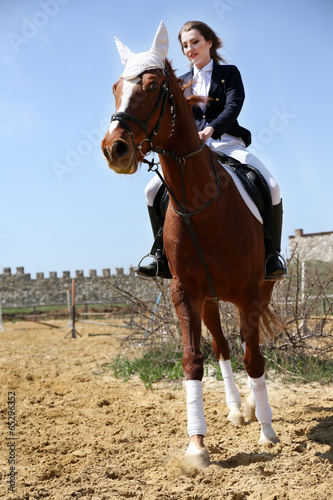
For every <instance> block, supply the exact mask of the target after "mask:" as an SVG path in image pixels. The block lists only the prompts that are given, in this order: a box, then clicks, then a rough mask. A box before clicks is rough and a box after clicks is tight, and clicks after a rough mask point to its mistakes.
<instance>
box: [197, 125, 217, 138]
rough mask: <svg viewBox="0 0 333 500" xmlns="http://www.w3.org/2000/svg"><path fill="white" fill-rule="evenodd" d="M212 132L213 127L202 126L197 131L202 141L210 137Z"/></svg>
mask: <svg viewBox="0 0 333 500" xmlns="http://www.w3.org/2000/svg"><path fill="white" fill-rule="evenodd" d="M213 133H214V129H213V127H210V126H208V127H206V128H204V129H203V130H202V131H201V132H199V137H200V139H202V140H203V141H204V142H206V141H207V139H209V137H211V136H212V135H213Z"/></svg>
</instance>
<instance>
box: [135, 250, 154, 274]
mask: <svg viewBox="0 0 333 500" xmlns="http://www.w3.org/2000/svg"><path fill="white" fill-rule="evenodd" d="M147 257H151V258H152V259H154V261H155V262H156V275H155V276H144V275H143V274H139V273H137V271H136V270H135V269H134V271H135V273H136V275H137V276H138V277H139V278H140V279H142V280H144V281H156V279H157V277H158V271H159V268H158V258H157V257H156V255H152V254H151V253H147V255H145V256H144V257H142V259H141V260H140V262H139V264H138V265H137V268H138V267H140V265H141V262H142V261H143V260H145V259H146V258H147Z"/></svg>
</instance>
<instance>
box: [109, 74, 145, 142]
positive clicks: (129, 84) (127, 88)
mask: <svg viewBox="0 0 333 500" xmlns="http://www.w3.org/2000/svg"><path fill="white" fill-rule="evenodd" d="M139 80H140V78H133V79H132V80H123V88H122V94H121V101H120V106H119V108H118V109H117V112H118V111H122V112H123V113H126V111H127V108H128V105H129V103H130V100H131V97H132V93H133V89H134V87H135V85H136V84H137V83H138V82H139ZM118 125H119V121H118V120H113V121H112V122H111V123H110V127H109V133H110V134H112V132H113V131H114V129H115V128H116V127H118Z"/></svg>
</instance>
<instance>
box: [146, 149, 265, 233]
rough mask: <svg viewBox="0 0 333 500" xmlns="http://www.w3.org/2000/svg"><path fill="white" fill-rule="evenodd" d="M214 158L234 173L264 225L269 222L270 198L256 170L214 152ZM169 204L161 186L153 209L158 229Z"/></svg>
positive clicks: (260, 175) (165, 191)
mask: <svg viewBox="0 0 333 500" xmlns="http://www.w3.org/2000/svg"><path fill="white" fill-rule="evenodd" d="M215 154H216V156H217V157H218V159H219V161H220V162H221V163H223V164H226V165H228V166H229V167H230V168H232V170H233V171H234V172H235V174H236V175H237V177H238V178H239V180H240V181H241V183H242V185H243V187H244V188H245V190H246V191H247V193H248V194H249V196H250V197H251V199H252V200H253V202H254V203H255V205H256V207H257V208H258V210H259V213H260V215H261V217H262V219H263V222H264V224H265V223H266V222H267V221H269V219H270V218H271V215H272V197H271V192H270V190H269V187H268V184H267V182H266V180H265V179H264V177H263V176H262V174H261V173H260V172H259V170H258V169H256V168H255V167H252V166H251V165H246V164H244V163H241V162H240V161H238V160H235V158H232V157H231V156H227V155H226V154H224V153H221V152H219V151H218V152H216V151H215ZM168 204H169V193H168V191H167V190H166V188H165V186H164V185H162V186H161V187H160V188H159V190H158V192H157V193H156V196H155V199H154V208H155V213H156V217H157V219H158V222H159V224H160V227H163V225H164V219H165V214H166V211H167V208H168Z"/></svg>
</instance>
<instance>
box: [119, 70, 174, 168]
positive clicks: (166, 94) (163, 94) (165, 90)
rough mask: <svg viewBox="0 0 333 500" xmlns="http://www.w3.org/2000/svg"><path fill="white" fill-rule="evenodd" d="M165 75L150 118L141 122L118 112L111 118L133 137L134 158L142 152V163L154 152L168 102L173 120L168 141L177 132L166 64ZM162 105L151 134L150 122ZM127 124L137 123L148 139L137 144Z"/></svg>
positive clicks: (132, 116) (134, 117)
mask: <svg viewBox="0 0 333 500" xmlns="http://www.w3.org/2000/svg"><path fill="white" fill-rule="evenodd" d="M164 74H165V80H164V83H163V85H162V86H161V90H160V94H159V96H158V98H157V101H156V103H155V106H154V109H153V111H152V112H151V114H150V116H149V117H148V118H147V120H145V121H143V120H140V119H139V118H137V117H136V116H134V115H131V114H130V113H125V112H123V111H117V112H116V113H114V114H113V115H112V116H111V122H113V121H115V120H117V121H119V122H120V123H121V124H122V126H123V127H124V128H125V129H126V130H127V132H128V133H129V135H130V137H131V141H132V146H133V150H134V153H133V157H134V156H136V154H137V153H138V152H140V153H141V155H142V157H143V160H141V161H144V160H145V156H146V155H147V154H148V153H150V152H151V151H154V148H155V146H154V145H153V140H154V138H155V136H156V135H157V134H158V131H159V129H160V126H161V122H162V119H163V117H164V112H165V107H166V103H167V101H169V103H170V109H171V119H172V128H171V133H170V135H169V137H168V139H169V138H170V137H171V136H172V135H173V133H174V130H175V125H176V113H175V101H174V98H173V95H172V93H171V91H170V87H169V71H168V67H167V65H166V64H165V67H164ZM161 103H162V104H161ZM160 105H161V112H160V116H159V118H158V120H157V123H156V125H155V127H154V128H153V130H152V131H151V132H149V129H148V123H149V122H150V120H151V119H152V117H153V116H154V114H155V112H156V111H157V110H158V108H159V107H160ZM127 122H133V123H135V125H137V126H138V127H140V128H141V129H142V130H143V132H144V133H145V135H146V137H145V138H144V139H142V141H141V142H140V143H139V144H135V141H134V137H133V132H132V129H131V127H130V125H129V124H128V123H127ZM144 142H147V143H148V150H147V151H146V153H143V152H142V145H143V143H144ZM156 152H157V151H156ZM145 163H146V162H145Z"/></svg>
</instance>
